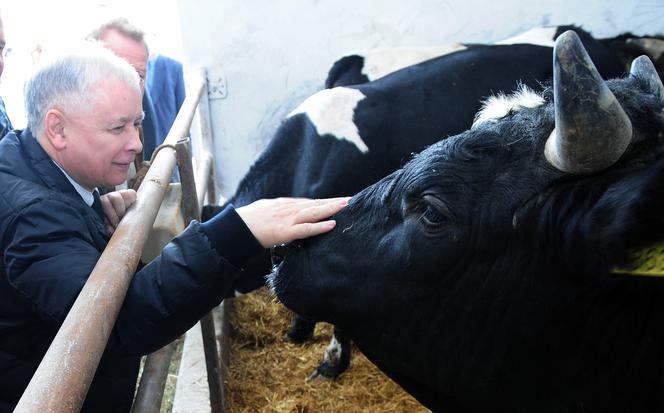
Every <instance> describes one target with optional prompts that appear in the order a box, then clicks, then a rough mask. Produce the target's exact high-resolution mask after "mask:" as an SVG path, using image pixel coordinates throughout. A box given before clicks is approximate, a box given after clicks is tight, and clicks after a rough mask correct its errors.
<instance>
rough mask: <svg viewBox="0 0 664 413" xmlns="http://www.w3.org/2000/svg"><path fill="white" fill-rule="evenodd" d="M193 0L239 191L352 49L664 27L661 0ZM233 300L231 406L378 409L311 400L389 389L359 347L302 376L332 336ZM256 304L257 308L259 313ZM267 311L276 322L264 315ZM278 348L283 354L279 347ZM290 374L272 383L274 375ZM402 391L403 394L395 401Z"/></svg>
mask: <svg viewBox="0 0 664 413" xmlns="http://www.w3.org/2000/svg"><path fill="white" fill-rule="evenodd" d="M190 4H191V3H187V2H183V1H181V2H179V14H180V24H181V27H182V28H183V30H182V42H183V57H184V61H185V62H187V63H188V65H190V66H192V67H198V66H202V67H205V68H206V70H207V73H208V82H209V87H210V88H211V89H213V90H214V92H212V93H211V94H210V95H209V104H210V114H211V126H212V131H213V136H214V148H215V160H216V164H215V169H216V171H218V173H217V177H216V178H217V179H216V185H217V189H218V193H220V194H222V195H223V196H224V197H229V196H231V195H232V194H233V193H234V191H235V188H236V187H237V184H238V182H239V180H240V179H241V178H242V176H243V175H244V174H245V173H246V171H247V170H248V168H249V166H250V165H251V163H252V161H253V160H254V159H256V157H257V156H258V154H259V153H260V152H261V150H262V149H263V148H264V147H265V146H266V144H267V142H268V141H269V140H270V138H271V137H272V136H273V134H274V131H275V130H276V129H277V126H278V124H279V123H280V122H281V120H282V119H283V118H284V117H285V116H286V115H287V114H288V113H289V112H290V111H291V110H293V109H294V108H295V107H296V106H297V105H298V104H299V103H300V102H302V101H303V100H304V99H305V98H306V97H308V96H309V95H311V94H312V93H314V92H316V91H318V90H320V89H321V88H322V87H323V83H324V80H325V76H326V75H327V71H328V70H329V68H330V66H331V64H332V63H333V62H334V61H335V60H336V59H337V58H338V57H340V56H342V55H344V54H345V53H347V52H349V51H354V50H368V49H376V48H392V47H408V46H416V47H427V46H432V45H433V46H439V45H449V44H452V43H456V42H466V43H468V42H478V43H489V42H494V41H498V40H501V39H503V38H507V37H510V36H512V35H515V34H518V33H520V32H523V31H525V30H528V29H530V28H531V27H533V26H537V25H556V24H570V23H573V24H577V25H580V26H582V27H583V28H584V29H586V30H588V31H590V32H591V33H592V34H594V35H595V36H598V37H611V36H616V35H618V34H620V33H623V32H627V31H629V32H633V33H635V34H653V33H659V32H661V31H662V26H661V24H659V23H658V22H657V19H653V18H652V17H649V16H661V15H662V14H663V13H664V10H663V8H662V6H661V5H659V4H657V2H638V3H637V2H631V3H625V2H618V1H609V2H599V1H593V2H586V3H584V5H583V6H579V5H578V4H577V3H574V2H571V1H546V2H541V3H538V4H532V3H526V2H524V1H517V0H512V1H508V2H502V3H500V4H495V3H486V2H481V1H469V2H461V1H452V2H449V1H434V0H420V1H418V2H417V3H416V4H405V3H403V2H398V1H392V0H388V1H384V2H375V1H361V2H350V1H341V2H334V3H333V4H332V3H323V2H307V1H297V2H288V3H285V2H278V3H272V2H265V1H263V2H260V5H259V6H257V5H256V4H247V3H245V2H240V1H226V2H223V3H218V2H213V1H211V0H209V1H199V2H197V5H198V7H195V8H194V7H191V6H190ZM201 10H206V13H201V12H200V11H201ZM220 28H223V29H221V30H220ZM285 150H288V148H285ZM229 301H234V302H233V304H232V305H231V306H230V307H228V308H229V309H230V310H229V311H227V313H228V314H227V315H228V318H229V320H230V323H231V325H232V326H233V327H232V328H231V329H230V331H231V333H229V336H230V337H228V339H229V341H228V344H227V346H228V347H229V349H226V350H223V351H222V353H223V352H224V351H230V353H231V356H230V370H229V372H228V373H229V377H228V378H226V379H225V381H226V387H225V391H226V393H227V394H226V397H227V401H228V402H227V404H226V407H227V408H229V409H230V410H229V411H274V412H280V411H330V412H332V411H355V410H357V411H360V410H363V409H364V408H371V407H370V406H371V404H372V403H374V402H375V403H376V404H375V406H380V404H379V403H380V402H376V401H375V400H373V399H371V400H372V401H371V402H369V400H370V398H369V396H364V398H363V397H361V396H360V397H359V398H357V399H356V400H359V401H360V403H361V405H360V406H355V405H353V406H355V407H349V406H345V407H343V408H342V407H340V405H337V406H336V407H332V406H333V405H332V404H328V405H325V406H321V405H315V406H316V407H312V406H313V405H311V404H310V403H312V401H311V399H310V398H309V397H310V396H311V395H312V394H313V393H314V392H320V393H319V394H318V396H314V397H322V399H323V400H325V402H326V403H333V400H332V399H335V398H336V399H337V400H342V399H343V398H344V391H343V390H342V387H343V386H344V384H345V383H349V382H350V383H353V385H352V387H355V388H357V387H366V388H370V389H373V392H375V393H380V392H381V391H382V390H384V387H382V386H386V384H384V382H382V381H381V382H380V384H377V383H378V382H377V381H376V377H377V376H380V375H381V373H380V372H377V371H372V370H371V369H370V367H365V366H364V365H363V363H365V362H366V360H364V359H363V358H362V357H361V356H358V355H357V350H356V349H355V351H356V352H355V354H354V358H353V361H352V362H351V369H350V370H349V371H348V372H347V373H346V374H344V375H342V377H341V379H340V381H339V382H338V383H325V382H323V383H316V382H313V383H312V382H307V381H306V380H305V379H306V376H307V375H308V374H309V373H310V372H311V371H312V370H313V368H314V367H315V365H316V364H317V363H318V362H319V360H320V358H321V357H322V354H323V349H324V347H325V346H326V345H327V339H328V337H329V332H327V331H321V330H320V328H321V327H317V330H316V335H315V337H316V338H315V340H314V341H313V342H312V343H309V344H304V345H294V344H291V343H288V342H285V341H284V340H283V332H284V331H285V328H286V324H287V322H288V315H287V313H285V312H284V310H283V308H280V306H279V305H278V304H277V303H275V302H274V298H273V297H271V295H270V294H269V293H267V292H265V291H263V292H261V293H260V294H257V295H256V296H254V295H250V296H246V297H243V298H240V299H234V300H229ZM229 304H230V303H229ZM257 308H259V309H260V310H258V311H256V309H257ZM267 314H270V315H274V316H275V318H271V317H270V318H266V315H267ZM324 328H329V327H324ZM222 341H223V340H222ZM282 350H283V351H285V352H286V355H283V354H281V353H279V352H280V351H282ZM242 351H244V352H246V354H244V355H243V354H242V353H241V352H242ZM289 353H290V356H288V354H289ZM261 357H263V358H261ZM281 357H287V358H288V357H289V358H290V360H289V361H284V359H280V358H281ZM241 360H248V361H250V362H252V365H249V366H245V365H244V362H242V364H243V365H242V366H240V365H239V364H240V361H241ZM256 360H260V361H259V362H258V363H255V364H256V365H261V367H260V369H259V368H258V367H252V366H254V365H253V363H254V362H255V361H256ZM267 361H274V362H275V366H276V367H274V366H265V365H264V363H266V362H267ZM290 363H294V364H290ZM262 369H266V370H265V371H268V372H269V374H268V373H266V372H265V371H263V370H262ZM364 369H367V370H364ZM276 370H284V371H287V372H288V373H291V374H292V373H293V372H297V373H296V374H295V376H294V378H293V380H294V381H295V387H296V388H297V389H298V390H296V393H295V394H296V395H295V396H286V395H285V393H281V392H282V391H283V389H276V388H272V387H271V386H270V385H268V384H266V381H267V378H268V376H269V377H270V378H271V376H272V375H273V374H276ZM358 370H361V371H362V373H359V372H358ZM365 371H367V372H369V373H365ZM247 376H254V377H253V379H254V380H256V382H249V383H247V384H239V383H238V381H237V379H238V377H247ZM256 376H258V377H256ZM283 380H284V379H283V378H278V379H276V381H277V383H279V382H281V381H283ZM355 380H358V381H355ZM363 380H366V381H363ZM261 382H262V385H261V384H260V383H261ZM284 387H286V386H284ZM321 388H322V389H324V390H323V391H321ZM378 389H381V390H378ZM396 390H398V389H396ZM237 393H241V394H237ZM371 393H372V392H371V391H370V392H369V393H367V394H371ZM250 394H253V395H252V396H250ZM402 396H403V395H401V394H399V393H395V396H393V398H398V397H402ZM252 397H254V398H256V399H262V401H263V404H261V407H258V406H253V407H248V406H247V404H246V403H247V402H248V400H249V399H250V398H252ZM354 402H355V401H354ZM303 406H308V407H307V408H305V407H303ZM395 406H396V405H395ZM395 406H392V408H389V407H386V406H385V405H383V407H382V410H381V409H380V408H377V410H376V411H395V412H399V411H404V412H406V411H408V412H410V411H416V410H413V409H415V407H413V406H412V405H410V404H408V406H409V407H408V408H406V407H395ZM289 409H290V410H289ZM298 409H299V410H298ZM176 411H177V410H176ZM180 411H184V410H180Z"/></svg>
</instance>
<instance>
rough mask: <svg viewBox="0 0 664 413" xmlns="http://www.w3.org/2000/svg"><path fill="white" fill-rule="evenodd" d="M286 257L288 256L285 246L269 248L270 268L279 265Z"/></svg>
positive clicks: (286, 246)
mask: <svg viewBox="0 0 664 413" xmlns="http://www.w3.org/2000/svg"><path fill="white" fill-rule="evenodd" d="M286 255H288V245H287V244H281V245H275V246H273V247H272V248H270V260H271V261H272V266H273V267H276V266H277V265H279V264H281V261H283V260H284V258H286Z"/></svg>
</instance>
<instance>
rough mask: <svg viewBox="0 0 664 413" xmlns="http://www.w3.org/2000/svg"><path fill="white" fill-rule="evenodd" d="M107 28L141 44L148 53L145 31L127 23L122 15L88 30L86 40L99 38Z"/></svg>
mask: <svg viewBox="0 0 664 413" xmlns="http://www.w3.org/2000/svg"><path fill="white" fill-rule="evenodd" d="M109 30H115V31H116V32H118V33H120V34H122V35H124V36H127V37H129V38H130V39H133V40H135V41H136V42H138V43H140V44H142V45H143V47H145V51H146V52H147V53H148V54H150V49H148V44H147V43H146V42H145V32H143V30H141V29H139V28H138V27H136V26H134V25H133V24H131V23H129V20H127V19H126V18H124V17H117V18H115V19H113V20H109V21H107V22H106V23H104V24H102V25H101V26H99V27H97V28H96V29H94V30H93V31H92V32H90V34H88V36H87V40H101V38H102V37H103V36H104V34H105V33H106V32H107V31H109Z"/></svg>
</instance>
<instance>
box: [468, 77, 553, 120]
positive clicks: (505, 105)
mask: <svg viewBox="0 0 664 413" xmlns="http://www.w3.org/2000/svg"><path fill="white" fill-rule="evenodd" d="M542 104H544V98H543V97H542V96H541V95H540V94H538V93H536V92H535V91H533V90H532V89H530V88H528V87H527V86H525V85H520V86H519V87H518V89H517V91H516V92H514V93H512V94H511V95H505V94H504V93H499V94H498V95H495V96H491V97H489V98H488V99H487V100H485V101H484V103H483V104H482V109H480V111H479V112H477V115H475V120H474V121H473V126H472V127H471V128H475V127H477V126H478V125H481V124H483V123H485V122H487V121H490V120H495V119H500V118H503V117H505V116H506V115H507V114H508V113H510V112H516V111H518V110H521V109H523V108H536V107H538V106H541V105H542Z"/></svg>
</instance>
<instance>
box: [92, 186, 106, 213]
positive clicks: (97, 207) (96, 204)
mask: <svg viewBox="0 0 664 413" xmlns="http://www.w3.org/2000/svg"><path fill="white" fill-rule="evenodd" d="M92 196H93V197H94V201H93V202H92V209H94V210H95V212H96V213H97V215H99V217H100V218H101V220H102V221H103V220H104V218H105V217H106V215H105V214H104V209H103V208H102V207H101V198H99V191H97V190H96V189H95V190H94V192H92Z"/></svg>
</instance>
